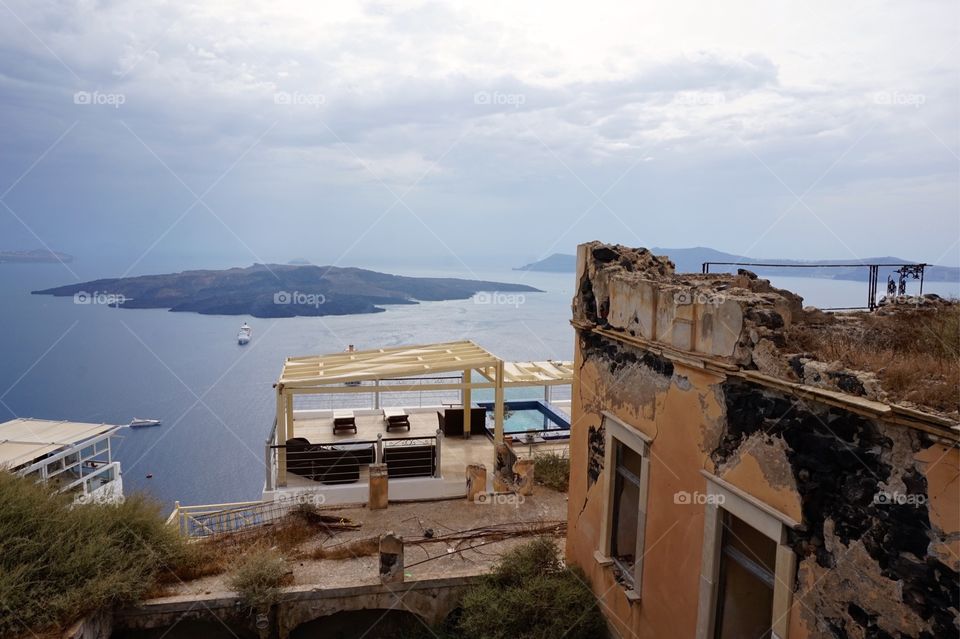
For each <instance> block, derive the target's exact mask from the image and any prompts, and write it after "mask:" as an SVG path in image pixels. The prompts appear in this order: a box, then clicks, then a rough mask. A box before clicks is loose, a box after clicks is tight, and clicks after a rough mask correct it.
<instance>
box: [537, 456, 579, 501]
mask: <svg viewBox="0 0 960 639" xmlns="http://www.w3.org/2000/svg"><path fill="white" fill-rule="evenodd" d="M533 464H534V469H533V473H534V477H535V478H536V480H537V483H538V484H543V485H544V486H546V487H547V488H552V489H554V490H557V491H560V492H562V493H565V492H567V487H568V486H569V485H570V458H569V457H567V456H566V455H560V454H558V453H541V454H538V455H534V456H533Z"/></svg>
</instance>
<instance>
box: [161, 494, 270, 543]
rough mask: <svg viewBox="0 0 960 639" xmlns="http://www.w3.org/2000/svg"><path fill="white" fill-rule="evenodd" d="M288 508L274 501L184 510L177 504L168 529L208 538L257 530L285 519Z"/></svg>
mask: <svg viewBox="0 0 960 639" xmlns="http://www.w3.org/2000/svg"><path fill="white" fill-rule="evenodd" d="M287 510H289V506H288V505H286V504H278V503H277V502H272V501H241V502H233V503H226V504H203V505H197V506H181V505H180V502H179V501H177V502H174V507H173V512H171V513H170V516H169V517H167V525H169V526H176V528H177V530H178V531H179V532H180V534H181V535H183V536H184V537H209V536H210V535H216V534H222V533H229V532H236V531H238V530H242V529H244V528H248V527H250V526H258V525H260V524H264V523H267V522H268V521H272V520H273V519H277V518H279V517H281V516H283V515H284V514H285V513H286V512H287Z"/></svg>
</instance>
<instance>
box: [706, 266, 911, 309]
mask: <svg viewBox="0 0 960 639" xmlns="http://www.w3.org/2000/svg"><path fill="white" fill-rule="evenodd" d="M711 266H740V267H747V268H749V267H761V268H778V269H780V268H783V269H791V268H799V269H804V268H806V269H811V268H814V269H816V268H845V269H856V268H866V269H867V305H866V306H838V307H833V308H824V309H821V310H824V311H844V310H855V309H861V308H866V309H869V310H871V311H872V310H873V309H875V308H876V307H877V290H878V282H879V278H880V268H881V267H887V268H894V267H895V268H896V270H895V271H893V273H891V274H889V275H888V276H887V295H890V296H903V295H906V292H907V285H906V282H907V280H908V279H910V278H912V279H915V280H920V293H919V295H923V274H924V269H925V268H926V267H927V266H928V265H927V264H926V263H919V264H917V263H909V264H905V263H900V262H895V263H892V264H885V263H874V264H870V263H868V262H854V263H849V264H777V263H776V262H751V261H749V260H747V261H746V262H703V263H702V264H701V266H700V269H701V271H702V272H703V273H704V274H708V273H710V267H711ZM894 274H896V275H897V279H896V280H894V279H893V275H894ZM764 275H767V276H769V275H771V273H764ZM772 275H781V273H772Z"/></svg>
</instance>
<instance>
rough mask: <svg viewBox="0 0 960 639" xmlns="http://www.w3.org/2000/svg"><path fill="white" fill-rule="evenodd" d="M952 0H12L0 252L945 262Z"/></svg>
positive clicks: (948, 257) (126, 260) (958, 195)
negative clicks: (719, 256)
mask: <svg viewBox="0 0 960 639" xmlns="http://www.w3.org/2000/svg"><path fill="white" fill-rule="evenodd" d="M958 7H960V4H958V3H956V2H953V1H944V2H939V1H931V0H913V1H911V2H875V1H871V2H861V1H853V2H842V3H840V2H836V1H835V0H832V1H830V2H820V1H816V0H815V1H811V2H782V1H776V0H773V1H763V2H759V1H758V2H736V1H731V2H723V3H705V2H702V1H701V2H685V1H679V2H678V1H671V2H657V3H649V2H623V1H622V0H617V1H614V2H606V1H600V0H597V1H594V2H590V3H583V2H569V3H568V2H556V1H555V2H537V3H534V2H521V3H518V2H500V1H495V0H490V1H485V2H469V3H468V2H463V3H455V2H446V3H437V2H405V3H387V2H349V1H338V2H323V3H321V2H316V1H307V2H243V1H232V2H221V1H219V0H212V1H206V0H204V1H202V2H196V3H182V2H176V3H165V2H150V1H144V0H126V1H123V2H119V1H105V2H98V1H96V0H77V1H74V2H60V1H49V0H0V249H21V248H41V247H49V248H51V249H54V250H61V251H66V252H68V253H71V254H73V255H75V256H77V258H78V260H84V259H86V260H91V259H96V258H101V257H104V256H111V257H116V258H117V259H118V264H120V265H121V266H118V269H119V270H121V271H122V273H117V274H118V275H119V274H125V273H128V272H129V273H134V272H151V270H155V269H158V268H159V265H161V264H163V265H168V264H170V263H171V262H173V263H176V261H177V260H181V261H182V262H183V263H184V264H186V263H189V264H197V263H202V262H204V261H209V262H210V263H218V264H222V263H230V264H236V265H246V264H250V263H253V262H265V261H266V262H285V261H287V260H290V259H293V258H307V259H310V260H313V261H314V262H316V263H321V264H337V265H342V266H351V265H374V266H390V265H394V266H396V267H397V268H398V269H399V267H401V266H407V265H417V264H420V265H438V266H441V267H448V268H451V269H457V270H472V269H482V268H490V267H495V266H503V267H511V266H515V265H519V264H523V263H526V262H529V261H532V260H535V259H538V258H542V257H545V256H547V255H549V254H551V253H554V252H566V253H570V252H573V251H574V249H575V246H576V245H577V244H578V243H580V242H584V241H589V240H594V239H599V240H603V241H608V242H617V243H622V244H627V245H632V246H660V247H689V246H711V247H714V248H717V249H720V250H724V251H728V252H731V253H736V254H740V255H746V256H750V257H768V258H773V257H783V258H794V259H805V258H808V259H855V258H865V257H870V256H878V255H894V256H898V257H902V258H905V259H911V260H923V261H927V262H932V263H938V264H947V265H957V264H958V263H960V244H958V238H960V160H958V153H960V116H958V114H960V8H958Z"/></svg>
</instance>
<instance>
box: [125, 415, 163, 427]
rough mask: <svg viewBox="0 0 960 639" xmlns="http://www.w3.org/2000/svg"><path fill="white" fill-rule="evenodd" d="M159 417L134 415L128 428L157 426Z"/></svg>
mask: <svg viewBox="0 0 960 639" xmlns="http://www.w3.org/2000/svg"><path fill="white" fill-rule="evenodd" d="M159 425H160V420H159V419H141V418H139V417H134V418H133V419H132V420H130V428H146V427H147V426H159Z"/></svg>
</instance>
